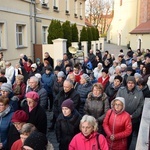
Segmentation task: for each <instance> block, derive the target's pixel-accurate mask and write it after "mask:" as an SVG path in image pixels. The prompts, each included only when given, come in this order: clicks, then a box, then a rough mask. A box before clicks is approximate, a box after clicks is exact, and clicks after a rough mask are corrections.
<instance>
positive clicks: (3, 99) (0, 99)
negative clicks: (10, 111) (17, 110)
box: [0, 96, 9, 106]
mask: <svg viewBox="0 0 150 150" xmlns="http://www.w3.org/2000/svg"><path fill="white" fill-rule="evenodd" d="M0 103H3V104H4V105H5V106H6V105H8V104H9V98H8V97H5V96H0Z"/></svg>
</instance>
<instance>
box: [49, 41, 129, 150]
mask: <svg viewBox="0 0 150 150" xmlns="http://www.w3.org/2000/svg"><path fill="white" fill-rule="evenodd" d="M120 49H123V50H124V53H125V54H126V53H127V47H122V46H117V45H115V44H108V43H107V42H105V45H104V50H108V51H109V53H111V54H114V55H115V57H116V56H118V54H119V53H120V52H119V51H120ZM47 119H48V127H49V126H50V120H51V119H52V112H47ZM47 137H48V139H49V141H50V142H51V143H52V144H53V146H54V149H55V150H59V148H58V143H57V140H56V135H55V132H54V131H52V132H48V133H47Z"/></svg>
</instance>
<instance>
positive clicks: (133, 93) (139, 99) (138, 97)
mask: <svg viewBox="0 0 150 150" xmlns="http://www.w3.org/2000/svg"><path fill="white" fill-rule="evenodd" d="M116 97H123V98H124V99H125V103H126V105H125V111H127V112H128V113H129V114H130V117H131V119H132V120H131V121H132V126H133V127H132V133H131V135H130V137H129V138H128V139H129V141H128V142H129V143H128V146H129V149H135V146H136V141H132V138H137V135H138V131H139V125H140V120H141V114H142V109H143V103H144V96H143V92H142V90H140V89H138V88H137V86H136V81H135V78H134V76H128V77H127V84H126V86H124V87H121V88H119V90H118V92H117V95H116ZM135 133H136V134H135ZM131 142H132V143H131Z"/></svg>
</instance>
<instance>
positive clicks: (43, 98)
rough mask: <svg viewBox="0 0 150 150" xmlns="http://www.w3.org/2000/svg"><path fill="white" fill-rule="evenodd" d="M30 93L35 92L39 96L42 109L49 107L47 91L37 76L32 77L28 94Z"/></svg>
mask: <svg viewBox="0 0 150 150" xmlns="http://www.w3.org/2000/svg"><path fill="white" fill-rule="evenodd" d="M30 91H35V92H37V93H38V94H39V103H40V105H41V107H42V108H44V109H47V105H48V96H47V91H46V90H45V89H44V88H43V87H42V85H41V84H40V82H39V79H38V78H37V77H35V76H32V77H30V80H29V87H28V89H27V92H30Z"/></svg>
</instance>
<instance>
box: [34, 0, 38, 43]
mask: <svg viewBox="0 0 150 150" xmlns="http://www.w3.org/2000/svg"><path fill="white" fill-rule="evenodd" d="M36 35H37V34H36V1H35V2H34V38H35V44H37V36H36Z"/></svg>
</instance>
